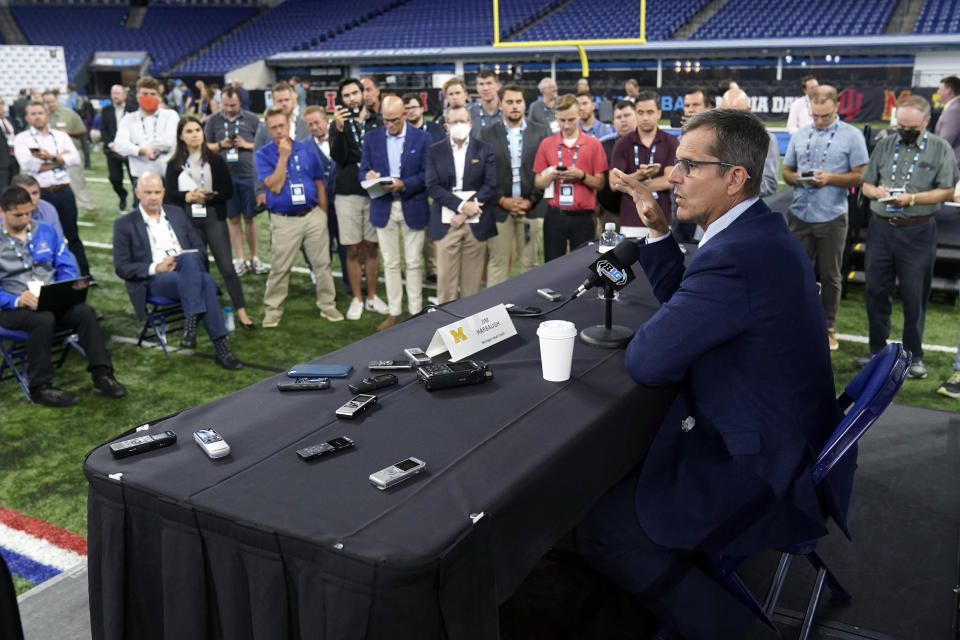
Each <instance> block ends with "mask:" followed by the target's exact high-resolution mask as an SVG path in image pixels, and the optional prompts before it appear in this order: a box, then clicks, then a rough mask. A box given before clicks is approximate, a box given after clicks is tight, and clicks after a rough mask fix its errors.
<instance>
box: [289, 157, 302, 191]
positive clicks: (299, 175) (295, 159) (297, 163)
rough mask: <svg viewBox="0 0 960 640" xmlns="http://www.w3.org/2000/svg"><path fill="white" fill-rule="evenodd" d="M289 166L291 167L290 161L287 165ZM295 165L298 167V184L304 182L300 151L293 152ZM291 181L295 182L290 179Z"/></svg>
mask: <svg viewBox="0 0 960 640" xmlns="http://www.w3.org/2000/svg"><path fill="white" fill-rule="evenodd" d="M287 166H288V167H289V161H288V165H287ZM293 166H294V167H296V169H297V182H296V184H303V179H302V178H303V174H302V173H300V154H299V153H294V154H293ZM287 179H288V180H289V176H288V177H287ZM290 183H291V184H293V181H292V180H290Z"/></svg>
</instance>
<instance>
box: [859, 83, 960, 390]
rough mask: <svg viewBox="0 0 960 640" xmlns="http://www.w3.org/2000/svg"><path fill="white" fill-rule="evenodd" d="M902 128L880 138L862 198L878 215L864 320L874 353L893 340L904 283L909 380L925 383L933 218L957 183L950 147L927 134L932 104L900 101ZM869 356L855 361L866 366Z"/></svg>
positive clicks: (871, 231) (871, 234)
mask: <svg viewBox="0 0 960 640" xmlns="http://www.w3.org/2000/svg"><path fill="white" fill-rule="evenodd" d="M897 122H898V126H897V130H896V133H895V134H893V135H889V136H887V137H886V138H884V139H883V140H881V141H880V142H879V143H878V144H877V146H876V148H875V149H874V150H873V154H872V155H871V156H870V162H869V163H868V164H867V168H866V170H865V171H864V172H863V195H864V196H865V197H867V198H869V199H870V212H871V213H872V214H873V216H872V218H871V220H870V225H869V227H868V228H867V253H866V259H865V260H866V267H865V271H866V278H867V320H868V322H869V324H870V353H871V355H872V354H874V353H877V352H878V351H880V350H881V349H883V347H884V346H885V345H886V343H887V338H888V337H889V336H890V314H891V308H892V305H893V288H894V282H895V281H896V280H899V281H900V297H901V298H902V299H903V346H904V347H905V348H907V349H909V350H910V351H911V352H912V353H913V363H912V364H911V365H910V370H909V372H908V374H907V375H908V376H909V377H911V378H926V377H927V369H926V367H924V365H923V347H922V343H923V323H924V319H925V316H926V313H927V299H928V298H929V296H930V281H931V279H932V277H933V263H934V259H935V257H936V252H937V223H936V220H935V219H934V217H933V216H934V214H935V213H936V212H937V210H938V209H939V208H940V203H942V202H945V201H947V200H950V199H952V198H953V188H954V185H956V184H957V180H958V179H960V171H958V169H957V159H956V157H955V156H954V154H953V149H952V148H950V145H949V144H948V143H947V142H946V141H945V140H943V138H939V137H937V136H935V135H933V134H932V133H930V132H929V131H927V126H928V125H929V124H930V103H929V102H927V100H926V98H923V97H922V96H916V95H911V96H907V97H905V98H903V99H901V100H900V101H899V102H898V103H897ZM868 361H869V356H863V357H861V358H859V359H858V364H861V365H862V364H866V362H868Z"/></svg>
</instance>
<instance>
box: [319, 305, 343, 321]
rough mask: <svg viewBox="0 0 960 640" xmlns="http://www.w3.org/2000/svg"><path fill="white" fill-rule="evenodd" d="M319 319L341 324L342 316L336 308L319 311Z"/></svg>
mask: <svg viewBox="0 0 960 640" xmlns="http://www.w3.org/2000/svg"><path fill="white" fill-rule="evenodd" d="M320 317H321V318H323V319H324V320H327V321H329V322H341V321H342V320H343V314H342V313H340V311H339V310H338V309H337V308H336V307H327V308H326V309H320Z"/></svg>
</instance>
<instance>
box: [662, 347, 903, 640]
mask: <svg viewBox="0 0 960 640" xmlns="http://www.w3.org/2000/svg"><path fill="white" fill-rule="evenodd" d="M910 361H911V355H910V352H909V351H907V350H906V349H904V348H903V345H902V344H900V343H897V342H892V343H890V344H888V345H887V346H886V347H884V349H883V350H882V351H880V352H879V353H877V354H876V355H875V356H873V358H871V359H870V362H869V363H868V364H867V366H865V367H864V368H863V369H861V370H860V372H859V373H857V375H856V376H855V377H854V379H853V380H851V381H850V383H849V384H848V385H847V386H846V388H845V389H844V390H843V393H841V394H840V395H839V396H838V397H837V404H838V405H840V410H841V411H844V412H845V414H846V415H844V417H843V419H842V420H841V421H840V424H838V425H837V428H836V429H835V430H834V432H833V435H832V436H831V437H830V440H828V441H827V444H826V445H825V446H824V447H823V449H822V450H821V451H820V454H819V455H818V456H817V460H816V462H815V463H814V466H813V470H812V473H811V475H812V478H813V484H814V486H816V485H819V484H820V483H821V482H822V481H823V479H824V478H825V477H826V475H827V474H828V473H830V470H831V469H833V467H834V466H835V465H836V464H837V462H839V461H840V459H841V458H843V456H844V455H845V454H846V453H847V452H848V451H849V450H850V448H851V447H853V445H854V444H856V442H857V440H859V439H860V437H861V436H862V435H863V434H864V433H866V431H867V429H869V428H870V426H871V425H873V423H874V422H876V421H877V418H879V417H880V415H881V414H882V413H883V412H884V411H885V410H886V408H887V406H889V404H890V403H891V402H892V401H893V399H894V397H895V396H896V395H897V392H899V391H900V387H901V386H902V385H903V381H904V380H905V379H906V377H907V370H908V369H909V368H910ZM851 405H852V406H851ZM844 534H845V535H846V536H847V537H848V538H850V534H849V532H848V531H844ZM816 548H817V540H808V541H806V542H802V543H799V544H795V545H791V546H790V547H786V548H784V549H781V550H780V551H781V552H782V553H781V555H780V564H779V566H778V567H777V571H776V573H774V576H773V581H772V582H771V584H770V589H769V590H768V591H767V597H766V599H765V600H764V603H763V605H762V606H761V605H760V604H759V603H758V602H757V600H756V599H755V598H754V597H753V594H751V593H750V590H749V589H747V587H746V585H745V584H743V582H742V581H741V580H740V577H739V576H738V575H737V569H738V568H739V567H740V565H741V564H743V561H744V560H746V556H724V557H722V558H721V557H719V556H717V557H711V558H710V559H711V561H712V562H713V565H714V572H713V577H714V578H716V579H717V580H718V581H720V582H721V583H722V584H723V585H724V587H726V588H727V590H728V591H730V593H732V594H733V595H734V596H735V597H736V598H737V599H738V600H740V602H741V603H742V604H744V605H745V606H746V607H747V608H749V609H750V610H751V611H752V612H753V613H754V614H756V616H757V617H758V618H760V620H762V621H763V622H764V623H765V624H766V625H767V626H769V627H770V628H771V629H774V630H776V627H774V625H773V620H772V617H773V612H774V610H775V609H776V606H777V600H778V599H779V598H780V591H781V590H782V589H783V583H784V582H785V581H786V578H787V571H788V570H789V568H790V561H791V560H792V559H793V556H803V557H805V558H806V559H807V561H808V562H810V564H811V565H812V566H813V568H814V570H816V572H817V578H816V580H815V581H814V585H813V592H812V593H811V594H810V600H809V602H808V603H807V610H806V613H805V614H804V617H803V625H802V626H801V627H800V635H799V637H798V639H799V640H807V639H808V638H809V637H810V632H811V630H812V629H813V618H814V615H815V614H816V611H817V606H818V605H819V604H820V597H821V595H822V593H823V585H824V583H826V584H827V585H828V586H829V587H830V591H831V593H832V597H833V599H834V600H849V599H850V597H851V596H850V593H849V592H848V591H847V590H846V589H844V588H843V585H841V584H840V582H839V581H838V580H837V578H836V577H835V576H834V575H833V573H832V572H831V571H830V569H829V568H828V567H827V564H826V563H825V562H824V561H823V558H821V557H820V556H819V555H818V554H817V551H816ZM654 637H655V639H656V640H667V639H668V638H671V637H673V633H672V631H671V630H670V629H668V628H667V627H666V626H661V627H660V630H659V631H658V633H657V634H656V636H654Z"/></svg>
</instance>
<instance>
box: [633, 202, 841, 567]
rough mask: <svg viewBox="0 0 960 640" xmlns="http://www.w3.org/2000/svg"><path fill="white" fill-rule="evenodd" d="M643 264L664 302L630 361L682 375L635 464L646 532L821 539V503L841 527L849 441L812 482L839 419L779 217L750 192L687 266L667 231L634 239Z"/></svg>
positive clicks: (711, 542) (648, 377) (736, 547)
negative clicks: (652, 239) (838, 460)
mask: <svg viewBox="0 0 960 640" xmlns="http://www.w3.org/2000/svg"><path fill="white" fill-rule="evenodd" d="M640 261H641V264H642V265H643V269H644V272H645V273H646V275H647V278H648V279H649V280H650V283H651V284H652V285H653V290H654V293H655V294H656V296H657V298H658V299H659V300H660V302H661V307H660V309H659V310H658V311H657V313H656V314H655V315H654V316H653V317H652V318H651V319H650V320H649V321H648V322H647V323H646V324H644V325H643V326H642V327H641V328H640V329H639V330H638V331H637V333H636V335H635V336H634V338H633V340H632V342H631V343H630V345H629V347H628V348H627V354H626V364H627V368H628V369H629V371H630V375H631V376H633V378H634V379H635V380H636V381H637V382H640V383H642V384H646V385H652V386H657V385H667V384H676V383H681V384H682V391H681V393H680V395H679V396H678V399H677V401H676V402H675V404H674V406H673V407H672V408H671V411H670V412H669V414H668V415H667V418H666V419H665V421H664V423H663V424H662V425H661V427H660V430H659V432H658V433H657V436H656V438H655V440H654V443H653V445H652V446H651V448H650V451H649V453H648V455H647V458H646V460H645V461H644V463H643V466H642V468H641V471H640V475H639V482H638V487H637V493H636V505H637V517H638V518H639V520H640V524H641V526H642V527H643V529H644V531H645V532H646V533H647V535H649V536H650V538H651V539H652V540H654V541H655V542H657V543H658V544H661V545H664V546H668V547H672V548H684V549H700V550H704V551H726V552H730V553H737V554H741V553H750V552H753V551H758V550H762V549H775V548H779V547H782V546H785V545H788V544H792V543H796V542H800V541H804V540H808V539H811V538H815V537H819V536H822V535H824V534H825V533H826V529H825V527H824V517H825V514H827V513H829V514H830V515H832V516H833V517H834V519H836V520H837V521H838V522H839V523H840V525H841V527H845V522H844V518H845V513H846V505H847V500H848V498H849V493H850V489H851V485H852V476H853V469H854V467H855V466H856V465H855V458H856V452H853V453H852V455H850V456H849V459H848V460H847V461H846V462H845V463H844V465H843V466H838V467H836V468H834V470H833V472H831V475H830V476H828V480H827V481H826V482H825V483H824V484H821V487H820V489H818V490H815V489H814V486H813V483H812V480H811V477H810V466H811V463H812V461H813V460H814V458H815V456H816V454H817V453H818V452H819V451H820V449H821V448H822V447H823V446H824V445H825V444H826V442H827V440H828V439H829V437H830V435H831V434H832V433H833V430H834V428H835V427H836V425H837V424H838V423H839V420H840V417H841V416H840V411H839V409H838V407H837V403H836V399H835V395H834V386H833V372H832V368H831V364H830V353H829V350H828V349H829V348H828V345H827V337H826V333H827V328H826V320H825V317H824V312H823V305H822V304H821V302H820V296H819V293H818V290H817V284H816V280H815V278H814V274H813V268H812V266H811V263H810V260H809V258H808V257H807V255H806V252H805V251H804V249H803V248H802V247H801V245H800V243H799V242H798V241H797V240H796V238H795V237H794V236H793V235H792V234H791V233H790V231H789V229H788V228H787V225H786V223H785V222H784V220H783V217H782V216H781V215H780V214H778V213H774V212H772V211H770V209H769V208H768V207H767V206H766V205H765V204H764V203H763V201H757V202H756V203H755V204H754V205H753V206H751V207H750V208H749V209H747V211H745V212H744V213H743V214H742V215H741V216H740V217H739V218H738V219H737V220H736V221H735V222H734V223H733V224H731V225H730V226H729V227H728V228H727V229H725V230H724V231H721V232H720V233H718V234H717V235H716V236H714V237H712V238H711V239H710V241H709V242H708V243H707V244H706V245H704V247H703V248H702V249H700V250H698V251H697V252H696V253H695V254H694V255H693V257H692V258H691V259H690V262H689V264H688V265H687V266H686V268H685V267H684V264H683V254H682V253H681V252H680V250H679V248H678V247H677V245H676V243H675V242H674V241H673V240H672V239H666V240H663V241H660V242H656V243H653V244H649V245H643V246H641V258H640ZM688 416H690V417H692V418H693V420H694V421H695V423H694V424H693V427H692V428H691V429H688V430H687V431H684V430H683V429H682V428H681V423H682V421H684V419H685V418H687V417H688ZM689 425H690V421H689V420H688V421H687V426H689Z"/></svg>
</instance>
